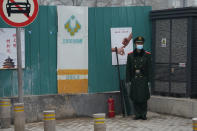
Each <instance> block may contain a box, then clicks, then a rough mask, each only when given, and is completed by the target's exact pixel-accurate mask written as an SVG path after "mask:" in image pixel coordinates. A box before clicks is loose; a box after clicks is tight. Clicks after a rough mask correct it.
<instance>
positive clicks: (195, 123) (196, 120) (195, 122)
mask: <svg viewBox="0 0 197 131" xmlns="http://www.w3.org/2000/svg"><path fill="white" fill-rule="evenodd" d="M192 123H193V131H197V118H193V119H192Z"/></svg>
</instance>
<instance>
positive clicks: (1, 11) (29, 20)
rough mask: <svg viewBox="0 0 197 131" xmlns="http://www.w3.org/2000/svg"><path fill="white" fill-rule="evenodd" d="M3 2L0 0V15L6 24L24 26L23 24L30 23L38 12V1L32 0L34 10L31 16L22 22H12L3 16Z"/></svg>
mask: <svg viewBox="0 0 197 131" xmlns="http://www.w3.org/2000/svg"><path fill="white" fill-rule="evenodd" d="M3 2H4V0H1V1H0V15H1V17H2V19H3V20H4V21H5V22H6V23H7V24H8V25H11V26H15V27H24V26H27V25H29V24H31V23H32V22H33V21H34V19H35V18H36V16H37V14H38V1H37V0H33V3H34V12H33V14H32V16H31V17H29V19H28V20H27V21H24V22H21V23H16V22H13V21H11V20H9V19H8V18H7V17H6V16H5V14H4V12H3Z"/></svg>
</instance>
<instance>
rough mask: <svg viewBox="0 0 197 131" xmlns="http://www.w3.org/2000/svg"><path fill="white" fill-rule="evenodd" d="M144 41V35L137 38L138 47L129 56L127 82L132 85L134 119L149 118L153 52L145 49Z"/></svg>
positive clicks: (131, 95)
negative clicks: (148, 108)
mask: <svg viewBox="0 0 197 131" xmlns="http://www.w3.org/2000/svg"><path fill="white" fill-rule="evenodd" d="M144 41H145V40H144V38H143V37H142V36H138V37H137V38H135V39H134V43H135V47H136V48H135V50H134V51H133V52H131V53H129V54H128V57H127V65H126V82H127V83H129V85H130V86H129V87H130V97H131V100H132V101H133V105H134V111H135V117H134V120H138V119H142V120H147V117H146V115H147V100H148V99H149V98H150V92H149V83H150V81H151V73H152V71H151V53H150V52H147V51H145V50H144V49H143V45H144Z"/></svg>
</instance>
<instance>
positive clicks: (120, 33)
mask: <svg viewBox="0 0 197 131" xmlns="http://www.w3.org/2000/svg"><path fill="white" fill-rule="evenodd" d="M131 33H132V28H131V27H123V28H111V48H112V49H114V48H115V47H117V48H122V47H123V44H122V42H123V40H124V38H128V36H129V35H130V34H131ZM132 51H133V41H132V39H131V40H130V42H129V44H128V45H127V46H126V47H125V48H124V54H118V59H119V64H120V65H124V64H126V63H127V55H128V53H129V52H132ZM112 65H117V58H116V52H113V51H112Z"/></svg>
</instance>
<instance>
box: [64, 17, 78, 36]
mask: <svg viewBox="0 0 197 131" xmlns="http://www.w3.org/2000/svg"><path fill="white" fill-rule="evenodd" d="M71 21H75V26H74V27H72V26H71ZM64 28H65V29H66V30H67V31H68V32H69V33H70V35H71V36H74V35H75V33H77V32H78V31H79V30H80V29H81V24H80V23H79V22H78V20H77V19H76V18H75V16H74V15H72V16H71V17H70V19H69V20H68V21H67V22H66V24H65V25H64Z"/></svg>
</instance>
